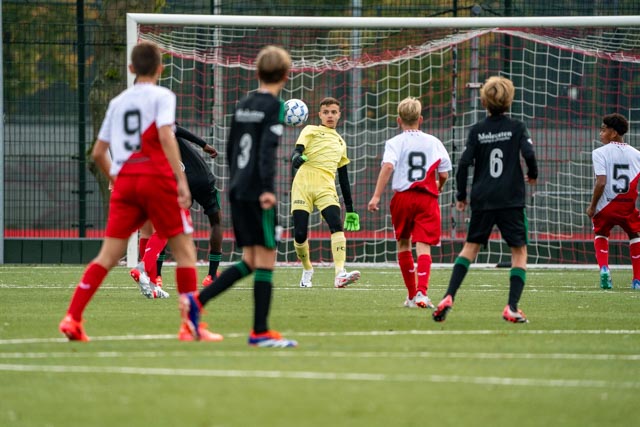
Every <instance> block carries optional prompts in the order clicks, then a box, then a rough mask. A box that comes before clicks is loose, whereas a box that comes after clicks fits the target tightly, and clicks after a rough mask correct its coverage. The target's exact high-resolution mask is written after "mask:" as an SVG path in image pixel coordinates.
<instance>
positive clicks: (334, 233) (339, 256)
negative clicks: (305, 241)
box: [318, 205, 360, 288]
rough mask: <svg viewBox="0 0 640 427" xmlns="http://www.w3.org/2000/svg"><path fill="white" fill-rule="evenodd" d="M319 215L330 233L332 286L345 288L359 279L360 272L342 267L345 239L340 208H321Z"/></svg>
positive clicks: (344, 254) (345, 257)
mask: <svg viewBox="0 0 640 427" xmlns="http://www.w3.org/2000/svg"><path fill="white" fill-rule="evenodd" d="M318 207H320V206H318ZM320 213H321V214H322V217H323V218H324V220H325V221H326V223H327V225H328V226H329V231H330V232H331V254H332V255H333V264H334V270H335V273H336V277H335V279H334V283H333V286H334V287H336V288H344V287H347V286H349V285H350V284H352V283H355V282H357V281H358V279H360V272H359V271H357V270H352V271H347V270H346V269H345V267H344V265H345V262H346V260H347V238H346V237H345V235H344V231H342V217H341V215H340V206H337V205H330V206H327V207H325V208H323V209H322V210H321V211H320Z"/></svg>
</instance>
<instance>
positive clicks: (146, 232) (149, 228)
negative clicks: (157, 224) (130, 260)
mask: <svg viewBox="0 0 640 427" xmlns="http://www.w3.org/2000/svg"><path fill="white" fill-rule="evenodd" d="M152 234H153V225H152V224H151V221H146V222H145V223H144V225H143V226H142V227H140V238H139V240H138V259H140V260H142V258H143V257H144V254H145V252H146V249H147V243H148V242H149V238H151V235H152Z"/></svg>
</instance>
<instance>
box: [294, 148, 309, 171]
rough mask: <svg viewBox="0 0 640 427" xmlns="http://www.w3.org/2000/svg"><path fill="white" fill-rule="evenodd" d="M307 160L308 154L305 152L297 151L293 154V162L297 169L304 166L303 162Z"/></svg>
mask: <svg viewBox="0 0 640 427" xmlns="http://www.w3.org/2000/svg"><path fill="white" fill-rule="evenodd" d="M306 161H307V156H305V155H304V154H300V153H298V152H297V151H296V152H295V153H293V156H291V164H292V165H293V167H294V168H296V169H298V168H299V167H300V166H302V164H303V163H304V162H306Z"/></svg>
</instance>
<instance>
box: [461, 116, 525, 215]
mask: <svg viewBox="0 0 640 427" xmlns="http://www.w3.org/2000/svg"><path fill="white" fill-rule="evenodd" d="M520 155H522V157H523V158H524V160H525V163H526V164H527V168H528V171H527V176H528V177H529V178H531V179H537V177H538V166H537V162H536V156H535V152H534V149H533V142H532V141H531V136H530V135H529V130H528V129H527V127H526V126H525V124H524V123H522V122H521V121H519V120H515V119H512V118H510V117H508V116H505V115H498V116H489V117H487V118H485V119H484V120H481V121H479V122H478V123H476V124H475V125H474V126H473V127H472V128H471V130H470V131H469V136H468V138H467V145H466V148H465V150H464V152H463V153H462V157H461V158H460V161H459V163H458V171H457V173H456V187H457V188H456V189H457V193H456V199H457V200H459V201H463V200H465V199H466V198H467V178H468V173H469V172H468V169H469V167H470V166H473V167H474V171H473V184H472V186H471V198H470V205H471V209H472V210H473V211H483V210H492V209H503V208H518V207H522V208H523V207H525V181H524V174H523V171H522V166H521V164H520Z"/></svg>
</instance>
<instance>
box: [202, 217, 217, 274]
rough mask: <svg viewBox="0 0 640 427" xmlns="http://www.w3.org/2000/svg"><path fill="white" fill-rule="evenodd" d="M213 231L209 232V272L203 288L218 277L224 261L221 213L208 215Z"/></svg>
mask: <svg viewBox="0 0 640 427" xmlns="http://www.w3.org/2000/svg"><path fill="white" fill-rule="evenodd" d="M207 217H208V218H209V225H210V226H211V231H210V232H209V270H208V272H207V276H206V277H205V279H204V280H203V281H202V286H209V285H210V284H211V283H213V281H214V280H215V278H216V277H217V276H218V267H220V261H221V260H222V213H221V212H220V211H217V212H213V213H211V214H210V215H207Z"/></svg>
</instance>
